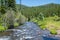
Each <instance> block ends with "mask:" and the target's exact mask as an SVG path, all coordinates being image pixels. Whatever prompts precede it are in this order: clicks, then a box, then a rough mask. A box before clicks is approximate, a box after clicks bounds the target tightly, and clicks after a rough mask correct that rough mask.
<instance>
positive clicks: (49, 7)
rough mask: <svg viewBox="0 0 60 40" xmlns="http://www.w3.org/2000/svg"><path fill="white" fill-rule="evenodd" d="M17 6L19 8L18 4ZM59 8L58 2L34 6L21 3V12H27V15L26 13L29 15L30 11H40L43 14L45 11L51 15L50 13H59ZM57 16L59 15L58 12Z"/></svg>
mask: <svg viewBox="0 0 60 40" xmlns="http://www.w3.org/2000/svg"><path fill="white" fill-rule="evenodd" d="M17 8H18V9H19V4H18V5H17ZM59 9H60V4H54V3H50V4H45V5H40V6H34V7H28V6H25V5H21V10H22V14H27V15H28V14H29V15H30V14H32V13H34V14H36V13H40V12H41V13H44V14H46V13H47V14H49V15H51V14H52V13H54V14H56V15H58V14H59V13H60V10H59ZM57 13H58V14H57ZM54 14H53V15H54ZM49 15H46V16H49ZM53 15H52V16H53ZM58 16H60V14H59V15H58Z"/></svg>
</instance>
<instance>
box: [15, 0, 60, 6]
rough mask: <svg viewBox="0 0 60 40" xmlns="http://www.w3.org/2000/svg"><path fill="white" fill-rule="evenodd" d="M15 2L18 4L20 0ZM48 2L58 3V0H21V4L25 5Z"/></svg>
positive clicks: (59, 1)
mask: <svg viewBox="0 0 60 40" xmlns="http://www.w3.org/2000/svg"><path fill="white" fill-rule="evenodd" d="M16 3H17V4H19V3H20V0H16ZM48 3H56V4H60V0H21V4H23V5H26V6H38V5H44V4H48Z"/></svg>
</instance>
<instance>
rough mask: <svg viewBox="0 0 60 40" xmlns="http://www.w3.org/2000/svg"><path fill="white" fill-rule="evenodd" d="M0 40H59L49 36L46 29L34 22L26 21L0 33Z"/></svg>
mask: <svg viewBox="0 0 60 40" xmlns="http://www.w3.org/2000/svg"><path fill="white" fill-rule="evenodd" d="M0 40H60V38H58V37H55V36H51V35H50V32H49V31H48V30H41V29H40V28H39V26H38V25H37V24H36V23H34V22H26V23H24V24H23V25H22V26H19V27H17V28H15V29H9V30H6V31H5V32H3V33H0Z"/></svg>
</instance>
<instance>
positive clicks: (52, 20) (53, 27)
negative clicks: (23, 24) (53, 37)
mask: <svg viewBox="0 0 60 40" xmlns="http://www.w3.org/2000/svg"><path fill="white" fill-rule="evenodd" d="M58 19H59V17H58V16H54V17H46V18H44V20H38V19H36V18H33V19H32V20H31V21H33V22H36V23H37V24H38V25H39V26H40V28H41V29H43V30H44V29H45V28H47V29H48V30H50V32H51V34H57V32H56V31H57V30H58V29H60V21H56V20H58Z"/></svg>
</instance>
